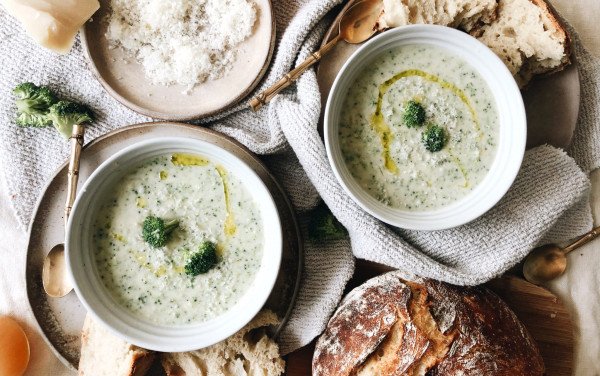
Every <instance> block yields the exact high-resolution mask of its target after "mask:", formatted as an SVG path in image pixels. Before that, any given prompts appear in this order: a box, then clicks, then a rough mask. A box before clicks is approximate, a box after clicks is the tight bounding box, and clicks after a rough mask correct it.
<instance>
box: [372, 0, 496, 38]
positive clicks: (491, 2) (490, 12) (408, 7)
mask: <svg viewBox="0 0 600 376" xmlns="http://www.w3.org/2000/svg"><path fill="white" fill-rule="evenodd" d="M496 7H497V1H496V0H383V9H384V10H383V13H382V15H381V17H380V19H379V26H380V27H381V28H382V29H385V28H392V27H398V26H404V25H410V24H435V25H442V26H449V27H455V28H458V29H461V30H464V31H466V32H469V33H473V32H476V30H478V29H479V28H480V27H481V26H482V25H484V24H488V23H490V22H492V21H493V20H494V19H495V18H496Z"/></svg>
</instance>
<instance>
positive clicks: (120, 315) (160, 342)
mask: <svg viewBox="0 0 600 376" xmlns="http://www.w3.org/2000/svg"><path fill="white" fill-rule="evenodd" d="M175 152H179V153H192V154H199V155H202V156H204V157H207V158H208V159H210V160H211V161H212V162H214V163H218V164H220V165H222V166H224V167H225V168H226V169H227V171H229V172H230V173H231V174H232V175H234V176H236V177H237V178H238V179H239V180H241V181H242V182H243V183H244V184H245V186H246V187H247V188H248V189H249V191H250V193H251V195H252V197H253V199H254V201H255V202H256V204H257V206H258V207H259V208H260V213H261V222H262V226H263V229H264V237H265V239H264V247H263V254H262V260H261V265H260V268H259V270H258V271H257V273H256V276H255V278H254V280H253V282H252V283H251V285H250V286H249V287H248V289H247V291H246V292H245V293H244V295H243V296H242V297H241V298H240V300H239V301H238V302H237V303H236V304H235V305H234V306H233V307H232V308H230V309H229V310H228V311H226V312H225V313H223V314H222V315H220V316H217V317H216V318H214V319H211V320H208V321H206V322H202V323H193V324H189V325H188V324H186V325H173V326H161V325H157V324H155V323H152V322H149V321H146V320H144V319H141V318H139V317H137V316H135V315H133V314H132V313H131V312H130V311H129V310H127V309H126V308H125V307H123V306H121V305H120V304H118V303H117V302H116V301H115V299H114V298H112V296H111V294H110V292H109V291H108V290H107V289H106V287H105V286H104V284H103V283H102V282H101V279H100V275H99V272H98V270H97V268H96V263H95V261H94V255H93V252H94V249H95V247H94V246H93V238H92V233H91V231H90V229H92V228H93V223H94V221H95V214H96V213H97V212H98V205H99V204H100V203H99V201H100V200H98V198H99V197H103V195H104V193H105V192H106V191H107V190H110V189H111V188H112V187H113V186H114V184H115V183H116V182H117V181H118V180H120V179H121V178H122V177H123V176H124V175H126V174H127V173H129V172H130V171H131V169H132V168H134V167H135V166H138V165H139V164H140V163H142V162H143V161H147V160H149V159H152V158H155V157H157V156H161V155H165V154H171V153H175ZM198 188H199V189H200V187H198ZM65 246H66V255H67V256H66V258H67V267H68V270H69V273H70V274H71V276H72V279H73V284H74V288H75V291H76V292H77V295H78V297H79V299H80V300H81V302H82V303H83V305H84V306H85V307H86V308H87V310H88V312H89V313H91V314H92V315H93V316H94V317H95V318H96V319H97V321H99V322H101V323H103V324H104V325H105V326H107V327H108V328H109V329H111V330H112V331H113V332H114V333H115V334H116V335H118V336H119V337H121V338H123V339H124V340H126V341H127V342H129V343H132V344H134V345H137V346H140V347H143V348H146V349H150V350H156V351H164V352H179V351H190V350H195V349H200V348H203V347H206V346H210V345H212V344H215V343H217V342H220V341H222V340H223V339H225V338H227V337H229V336H230V335H232V334H234V333H235V332H237V331H238V330H239V329H241V328H242V327H243V326H244V325H246V324H247V323H248V322H249V321H250V320H251V319H252V318H253V317H254V316H255V315H256V314H257V313H258V311H259V310H260V309H261V308H262V307H263V305H264V304H265V302H266V301H267V298H268V297H269V295H270V293H271V291H272V289H273V286H274V284H275V280H276V278H277V275H278V273H279V267H280V263H281V253H282V231H281V224H280V219H279V214H278V211H277V207H276V205H275V202H274V200H273V198H272V196H271V194H270V193H269V190H268V189H267V187H266V186H265V184H264V183H263V182H262V180H261V179H260V178H259V177H258V175H257V174H256V173H255V172H254V171H253V170H252V169H251V168H250V167H249V166H248V165H246V163H244V162H243V161H242V160H241V159H239V158H238V157H236V156H235V155H233V154H232V153H230V152H228V151H226V150H225V149H222V148H220V147H219V146H217V145H214V144H211V143H208V142H206V141H200V140H193V139H188V138H180V137H167V138H160V139H154V140H148V141H142V142H139V143H137V144H134V145H131V146H130V147H127V148H125V149H123V150H121V151H120V152H118V153H116V154H115V155H113V156H112V157H111V158H109V159H108V160H106V161H105V162H104V163H102V164H101V165H100V166H99V167H98V168H97V169H96V170H95V171H94V172H93V173H92V175H91V176H90V178H89V179H88V180H87V181H86V183H85V185H84V186H83V187H82V188H81V191H80V192H79V194H78V197H77V200H76V201H75V204H74V205H73V211H72V212H71V216H70V218H69V223H68V226H67V234H66V241H65Z"/></svg>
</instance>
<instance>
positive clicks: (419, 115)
mask: <svg viewBox="0 0 600 376" xmlns="http://www.w3.org/2000/svg"><path fill="white" fill-rule="evenodd" d="M402 120H404V124H406V126H407V127H409V128H413V127H420V126H421V125H423V123H424V122H425V109H424V108H423V106H422V105H421V104H420V103H419V102H416V101H408V102H407V103H406V105H405V106H404V114H403V115H402Z"/></svg>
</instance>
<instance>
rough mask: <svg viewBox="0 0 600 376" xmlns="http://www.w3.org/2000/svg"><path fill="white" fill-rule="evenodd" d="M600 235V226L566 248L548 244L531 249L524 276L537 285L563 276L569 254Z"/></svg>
mask: <svg viewBox="0 0 600 376" xmlns="http://www.w3.org/2000/svg"><path fill="white" fill-rule="evenodd" d="M598 236H600V227H596V228H594V229H592V230H591V231H590V232H588V233H586V234H585V235H583V236H581V237H579V238H578V239H577V240H575V241H574V242H573V243H571V244H569V245H567V246H566V247H564V248H561V247H559V246H558V245H556V244H547V245H543V246H541V247H538V248H536V249H534V250H533V251H531V253H529V255H528V256H527V258H526V259H525V263H524V264H523V276H524V277H525V279H526V280H528V281H529V282H531V283H535V284H536V285H540V284H543V283H545V282H548V281H551V280H553V279H554V278H557V277H559V276H561V275H562V274H563V273H564V272H565V270H566V269H567V254H568V253H569V252H571V251H574V250H576V249H577V248H579V247H581V246H583V245H585V244H587V243H589V242H591V241H592V240H594V239H596V238H597V237H598Z"/></svg>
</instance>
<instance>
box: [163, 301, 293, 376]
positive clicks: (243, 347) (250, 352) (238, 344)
mask: <svg viewBox="0 0 600 376" xmlns="http://www.w3.org/2000/svg"><path fill="white" fill-rule="evenodd" d="M278 322H279V320H278V319H277V316H276V315H275V313H273V312H272V311H268V310H265V311H262V312H260V313H259V314H258V315H257V316H256V317H255V318H254V319H253V320H252V321H251V322H250V323H249V324H248V325H246V326H245V327H244V328H243V329H241V330H240V331H238V332H237V333H236V334H234V335H233V336H231V337H229V338H227V339H226V340H225V341H223V342H220V343H217V344H215V345H213V346H210V347H207V348H204V349H202V350H197V351H190V352H184V353H165V354H161V363H162V365H163V367H164V369H165V372H166V373H167V375H168V376H196V375H202V376H259V375H260V376H277V375H282V374H283V373H284V372H285V362H284V361H283V359H281V357H280V356H279V347H278V346H277V343H275V341H273V340H272V339H271V338H269V337H268V336H267V334H266V332H265V329H266V328H267V327H269V326H272V325H276V324H277V323H278Z"/></svg>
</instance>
